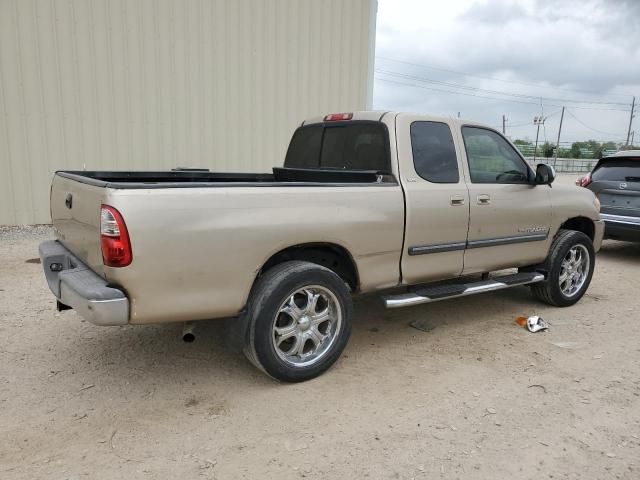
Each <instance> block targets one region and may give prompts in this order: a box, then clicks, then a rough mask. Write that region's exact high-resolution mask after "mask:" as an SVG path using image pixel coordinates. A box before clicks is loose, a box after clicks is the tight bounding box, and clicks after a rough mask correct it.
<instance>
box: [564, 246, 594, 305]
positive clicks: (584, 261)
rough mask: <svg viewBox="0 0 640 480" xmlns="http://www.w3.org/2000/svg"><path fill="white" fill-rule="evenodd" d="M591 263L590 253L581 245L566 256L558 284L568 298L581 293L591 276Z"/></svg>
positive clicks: (572, 248)
mask: <svg viewBox="0 0 640 480" xmlns="http://www.w3.org/2000/svg"><path fill="white" fill-rule="evenodd" d="M590 263H591V260H590V258H589V251H588V250H587V248H586V247H585V246H584V245H581V244H578V245H574V246H573V247H571V249H569V251H568V252H567V254H566V255H565V256H564V258H563V259H562V264H561V265H560V277H559V278H558V282H559V285H560V290H561V291H562V293H563V294H564V295H565V296H566V297H573V296H574V295H575V294H577V293H578V292H579V291H580V289H581V288H582V286H583V285H584V282H585V281H586V280H587V276H588V275H589V267H590Z"/></svg>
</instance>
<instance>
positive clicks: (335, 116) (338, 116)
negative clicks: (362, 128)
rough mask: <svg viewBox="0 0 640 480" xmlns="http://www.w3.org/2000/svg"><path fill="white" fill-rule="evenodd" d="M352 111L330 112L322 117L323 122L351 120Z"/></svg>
mask: <svg viewBox="0 0 640 480" xmlns="http://www.w3.org/2000/svg"><path fill="white" fill-rule="evenodd" d="M352 118H353V113H330V114H329V115H327V116H326V117H324V121H325V122H339V121H340V120H351V119H352Z"/></svg>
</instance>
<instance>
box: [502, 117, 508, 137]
mask: <svg viewBox="0 0 640 480" xmlns="http://www.w3.org/2000/svg"><path fill="white" fill-rule="evenodd" d="M506 124H507V117H505V115H504V113H503V114H502V134H503V135H506V134H507V128H506Z"/></svg>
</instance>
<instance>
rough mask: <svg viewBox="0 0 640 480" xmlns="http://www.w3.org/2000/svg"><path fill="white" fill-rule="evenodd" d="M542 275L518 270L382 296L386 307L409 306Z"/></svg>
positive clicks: (527, 281) (521, 282)
mask: <svg viewBox="0 0 640 480" xmlns="http://www.w3.org/2000/svg"><path fill="white" fill-rule="evenodd" d="M543 280H544V275H543V274H541V273H536V272H531V273H530V272H520V273H515V274H513V275H504V276H501V277H495V278H492V279H490V280H482V281H478V282H471V283H457V284H449V285H436V286H431V287H421V288H417V289H416V290H414V291H413V292H408V293H401V294H398V295H387V296H384V297H382V300H383V301H384V306H385V307H387V308H401V307H410V306H412V305H419V304H421V303H431V302H437V301H439V300H446V299H448V298H456V297H466V296H467V295H474V294H476V293H484V292H492V291H494V290H502V289H503V288H509V287H517V286H519V285H528V284H530V283H537V282H542V281H543Z"/></svg>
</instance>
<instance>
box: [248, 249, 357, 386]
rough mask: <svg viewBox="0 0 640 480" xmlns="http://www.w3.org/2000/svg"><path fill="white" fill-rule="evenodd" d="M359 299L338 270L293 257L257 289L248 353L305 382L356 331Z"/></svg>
mask: <svg viewBox="0 0 640 480" xmlns="http://www.w3.org/2000/svg"><path fill="white" fill-rule="evenodd" d="M352 312H353V304H352V301H351V294H350V292H349V289H348V287H347V285H346V284H345V282H344V281H343V280H342V279H341V278H340V277H339V276H338V275H336V274H335V273H334V272H333V271H331V270H329V269H327V268H325V267H322V266H320V265H316V264H313V263H309V262H302V261H291V262H285V263H281V264H279V265H276V266H275V267H273V268H271V269H270V270H268V271H267V272H266V273H265V274H264V275H263V276H262V277H260V278H259V279H258V281H257V282H256V284H255V286H254V288H253V289H252V291H251V294H250V298H249V301H248V303H247V310H246V313H245V315H246V324H247V334H246V338H245V346H244V349H243V351H244V354H245V356H246V357H247V358H248V359H249V361H251V363H253V364H254V365H255V366H256V367H258V368H259V369H260V370H262V371H263V372H265V373H266V374H268V375H270V376H271V377H273V378H275V379H277V380H281V381H284V382H302V381H305V380H309V379H311V378H314V377H317V376H318V375H320V374H321V373H323V372H325V371H326V370H328V369H329V368H330V367H331V366H332V365H333V364H334V363H335V361H336V360H337V359H338V357H339V356H340V354H341V353H342V351H343V350H344V347H345V346H346V344H347V341H348V340H349V336H350V334H351V316H352Z"/></svg>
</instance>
